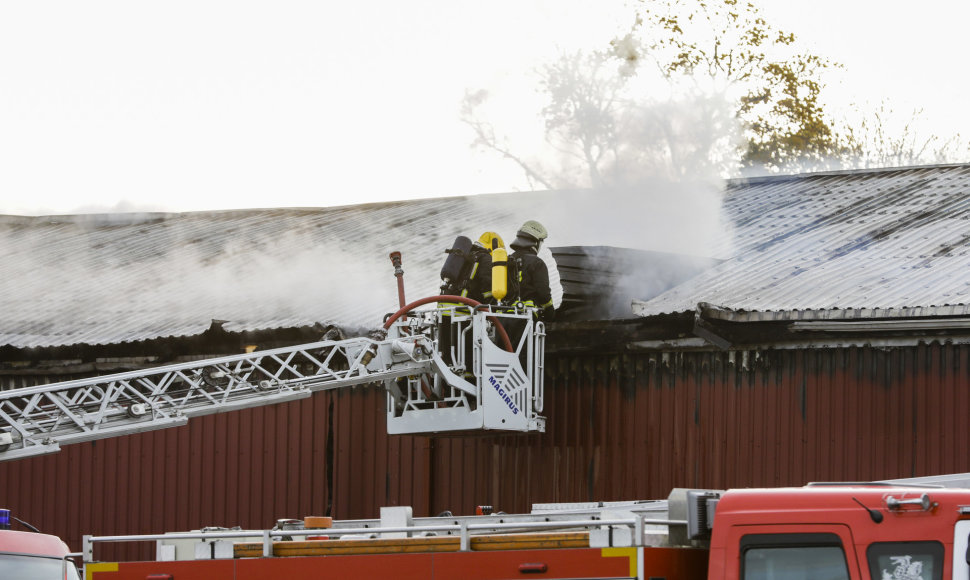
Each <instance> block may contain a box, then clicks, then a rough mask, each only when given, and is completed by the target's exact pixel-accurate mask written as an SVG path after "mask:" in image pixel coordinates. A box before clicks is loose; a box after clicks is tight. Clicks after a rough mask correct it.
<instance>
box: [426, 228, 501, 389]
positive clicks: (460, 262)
mask: <svg viewBox="0 0 970 580" xmlns="http://www.w3.org/2000/svg"><path fill="white" fill-rule="evenodd" d="M468 242H469V240H468V238H466V237H464V236H458V238H457V239H456V240H455V244H454V245H453V246H452V248H451V249H450V250H448V251H447V253H448V254H449V256H448V259H447V260H446V261H445V265H444V266H443V267H442V281H443V283H442V285H441V293H442V294H447V295H452V296H463V297H465V298H471V299H472V300H476V301H478V302H481V303H482V304H494V303H495V300H494V299H493V298H492V255H491V252H492V250H493V249H494V248H504V247H505V243H504V242H503V241H502V237H501V236H499V235H498V234H497V233H495V232H485V233H483V234H482V235H481V236H480V237H479V238H478V240H477V241H475V242H474V243H468ZM439 306H440V307H444V308H448V307H453V308H456V309H458V308H461V309H462V310H465V308H464V307H462V305H460V304H455V303H451V302H441V303H439ZM458 330H459V329H458V327H457V325H455V324H453V323H452V322H451V314H450V312H447V311H446V312H444V313H443V315H442V322H441V325H440V327H439V345H440V347H441V352H442V356H443V357H444V360H445V361H446V362H447V363H448V364H449V365H454V364H455V363H456V362H457V361H456V360H454V358H453V357H452V349H453V347H454V346H455V343H456V342H457V340H458ZM467 343H468V344H466V345H465V349H464V350H465V365H464V366H465V369H466V375H468V374H470V373H468V372H467V371H468V370H469V367H470V366H471V363H472V360H471V354H472V344H471V340H470V338H469V339H468V340H467Z"/></svg>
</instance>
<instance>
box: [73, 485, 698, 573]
mask: <svg viewBox="0 0 970 580" xmlns="http://www.w3.org/2000/svg"><path fill="white" fill-rule="evenodd" d="M537 507H538V506H533V512H532V513H530V514H505V513H497V514H491V515H482V516H451V515H441V516H436V517H413V516H412V510H411V508H410V507H406V506H399V507H390V508H387V507H385V508H381V518H380V519H369V520H339V521H338V520H334V521H333V524H332V526H331V527H329V528H323V529H321V528H306V527H305V526H304V525H303V522H302V521H300V520H280V522H277V525H276V526H275V527H274V528H272V529H269V530H242V529H238V528H237V529H227V528H205V529H203V530H196V531H191V532H174V533H172V532H169V533H165V534H147V535H120V536H84V538H83V542H82V544H83V545H82V552H81V553H79V554H78V555H83V560H84V562H86V563H88V562H94V561H96V559H95V557H94V556H95V555H94V546H95V544H103V543H113V542H146V541H154V542H157V546H158V547H159V548H160V547H161V546H163V545H174V544H178V543H180V542H185V541H186V540H188V541H194V542H197V543H200V544H213V545H216V544H222V545H223V546H222V547H228V548H229V549H228V550H219V549H215V550H209V549H205V550H193V551H191V552H190V553H189V554H190V555H189V556H188V558H183V557H182V556H179V555H177V554H173V556H174V557H173V558H172V559H210V558H232V557H233V555H232V554H233V552H232V549H231V547H232V544H233V542H260V543H261V544H262V556H263V557H272V556H274V546H275V545H279V543H280V542H286V541H290V540H296V541H301V540H306V539H307V536H319V535H321V534H323V535H326V536H327V537H328V538H329V540H328V542H327V543H331V542H334V541H338V540H371V539H373V540H379V539H387V538H397V539H411V538H413V539H418V538H422V537H428V536H458V537H459V544H458V549H459V550H460V551H469V550H471V549H472V548H471V539H472V538H473V537H477V536H483V535H491V534H529V533H531V532H542V531H546V532H549V531H586V532H589V545H590V547H620V546H671V545H677V544H674V543H672V542H671V534H670V533H669V530H671V528H676V527H684V526H686V525H687V524H688V522H687V521H686V520H685V519H682V518H677V517H675V518H673V519H672V518H671V517H670V514H669V512H668V502H667V501H666V500H655V501H631V502H611V503H607V504H602V503H601V504H599V506H598V507H587V506H586V505H585V504H561V505H558V506H553V504H546V505H544V506H542V509H537ZM681 545H689V544H681ZM357 546H358V547H359V548H360V550H361V552H362V553H363V552H366V550H367V544H366V543H358V544H357ZM216 547H217V548H219V547H220V546H216ZM220 553H221V555H220ZM193 554H194V557H193ZM199 554H204V555H203V556H201V557H200V556H199ZM160 559H162V558H160Z"/></svg>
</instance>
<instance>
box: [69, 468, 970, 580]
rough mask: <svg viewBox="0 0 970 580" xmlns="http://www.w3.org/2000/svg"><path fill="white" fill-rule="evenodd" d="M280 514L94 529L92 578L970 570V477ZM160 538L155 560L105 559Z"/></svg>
mask: <svg viewBox="0 0 970 580" xmlns="http://www.w3.org/2000/svg"><path fill="white" fill-rule="evenodd" d="M488 511H489V510H488V508H487V507H486V506H482V508H480V512H481V514H480V515H473V516H465V517H454V516H452V515H450V514H443V515H439V516H436V517H427V518H418V517H413V516H412V514H411V510H410V508H407V507H388V508H382V510H381V514H380V518H379V519H375V520H352V521H332V520H330V519H329V518H324V517H307V518H304V519H303V520H281V521H279V522H277V525H276V526H274V527H273V528H272V529H267V530H226V529H205V530H197V531H193V532H183V533H170V534H159V535H142V536H101V537H92V536H86V537H85V538H84V546H83V550H82V554H83V559H84V570H85V578H89V579H92V580H135V579H139V580H141V579H146V578H150V579H163V578H167V579H176V578H177V579H180V580H185V579H190V580H191V579H203V578H205V579H209V578H231V579H239V580H242V579H255V578H282V577H286V578H290V579H292V580H298V579H303V578H307V579H309V578H355V579H358V578H359V579H368V578H407V579H419V578H420V579H446V578H447V579H466V580H474V579H480V580H491V579H500V578H636V579H641V580H648V579H651V580H652V579H659V578H665V579H669V580H675V579H703V578H705V577H706V578H708V579H710V580H734V579H745V580H754V579H757V580H818V579H825V580H843V579H844V580H857V579H871V580H942V579H944V578H946V579H951V578H953V579H956V578H967V577H968V574H970V566H968V560H970V555H968V554H970V553H968V543H967V538H968V536H970V490H968V489H962V490H958V489H946V488H942V487H929V486H919V487H918V486H912V485H895V484H886V483H883V484H880V483H855V484H851V483H850V484H846V483H839V484H810V485H808V486H806V487H801V488H775V489H738V490H729V491H726V492H722V491H717V490H687V489H677V490H674V491H673V492H672V493H671V494H670V496H669V497H668V498H667V500H661V501H638V502H613V503H598V504H536V505H534V506H533V509H532V511H531V512H530V513H529V514H504V513H488ZM128 541H150V542H155V544H156V554H157V557H156V559H155V560H153V561H147V562H98V561H97V560H96V546H97V545H99V544H102V543H105V542H128Z"/></svg>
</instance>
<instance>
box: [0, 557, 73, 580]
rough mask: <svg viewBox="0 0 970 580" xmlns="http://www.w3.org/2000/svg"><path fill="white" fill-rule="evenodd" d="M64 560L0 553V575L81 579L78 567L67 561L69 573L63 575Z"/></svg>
mask: <svg viewBox="0 0 970 580" xmlns="http://www.w3.org/2000/svg"><path fill="white" fill-rule="evenodd" d="M63 565H64V561H63V560H61V559H60V558H44V557H42V556H24V555H20V554H0V577H2V578H3V580H48V579H50V580H79V577H78V573H77V568H75V567H74V564H72V563H71V562H68V563H67V575H66V576H62V573H63V570H64V567H63Z"/></svg>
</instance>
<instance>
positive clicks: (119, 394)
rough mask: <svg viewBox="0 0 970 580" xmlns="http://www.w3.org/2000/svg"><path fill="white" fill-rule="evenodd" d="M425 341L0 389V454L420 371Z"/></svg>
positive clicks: (264, 355)
mask: <svg viewBox="0 0 970 580" xmlns="http://www.w3.org/2000/svg"><path fill="white" fill-rule="evenodd" d="M405 343H409V345H408V346H407V347H406V346H404V344H405ZM423 343H427V338H426V337H423V336H413V337H402V338H401V339H398V340H395V341H385V342H381V341H375V340H372V339H370V338H364V337H361V338H351V339H346V340H337V341H322V342H316V343H311V344H304V345H300V346H296V347H286V348H277V349H272V350H265V351H256V352H253V353H250V354H240V355H231V356H226V357H221V358H214V359H208V360H202V361H195V362H187V363H180V364H173V365H167V366H161V367H156V368H152V369H148V370H138V371H130V372H125V373H119V374H113V375H106V376H101V377H94V378H89V379H79V380H73V381H66V382H60V383H53V384H48V385H41V386H36V387H26V388H19V389H11V390H8V391H0V461H2V460H9V459H17V458H21V457H26V456H31V455H38V454H43V453H51V452H54V451H58V450H59V449H60V444H62V443H63V444H67V443H79V442H82V441H90V440H94V439H101V438H105V437H113V436H117V435H127V434H131V433H138V432H143V431H150V430H154V429H163V428H166V427H174V426H178V425H182V424H185V423H186V422H187V421H188V419H189V418H190V417H195V416H200V415H206V414H210V413H220V412H224V411H231V410H237V409H245V408H248V407H255V406H260V405H269V404H275V403H281V402H285V401H292V400H296V399H302V398H306V397H309V396H310V395H311V394H312V393H313V392H314V391H320V390H326V389H334V388H340V387H347V386H352V385H358V384H364V383H372V382H376V381H384V380H389V379H396V378H398V377H402V376H407V375H411V374H415V373H422V372H427V371H428V370H429V369H430V368H431V364H432V361H431V359H430V357H426V358H425V359H423V360H422V359H419V358H417V357H415V356H412V355H410V354H407V352H411V353H414V352H418V353H421V352H425V351H426V350H428V348H427V347H425V348H424V349H422V348H415V347H416V346H420V345H421V344H423ZM375 359H376V360H375Z"/></svg>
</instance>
